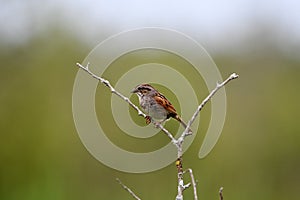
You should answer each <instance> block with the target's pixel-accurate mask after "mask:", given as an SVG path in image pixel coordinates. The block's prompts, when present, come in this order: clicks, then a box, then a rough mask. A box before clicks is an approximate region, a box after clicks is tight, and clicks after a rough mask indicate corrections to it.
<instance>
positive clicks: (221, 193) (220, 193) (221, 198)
mask: <svg viewBox="0 0 300 200" xmlns="http://www.w3.org/2000/svg"><path fill="white" fill-rule="evenodd" d="M219 195H220V200H223V187H221V188H220V190H219Z"/></svg>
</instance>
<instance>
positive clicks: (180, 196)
mask: <svg viewBox="0 0 300 200" xmlns="http://www.w3.org/2000/svg"><path fill="white" fill-rule="evenodd" d="M76 65H77V66H78V67H80V68H81V69H83V70H84V71H86V72H87V73H89V74H90V75H91V76H92V77H93V78H95V79H97V80H98V81H100V82H101V83H103V84H104V85H105V86H107V87H108V88H109V89H110V91H111V93H113V94H115V95H117V96H118V97H120V98H121V99H123V100H124V101H126V102H127V103H128V104H129V105H130V106H131V107H132V108H134V109H135V110H136V111H137V113H138V115H139V116H143V117H144V118H146V114H145V113H144V112H142V111H141V110H140V109H139V108H138V107H137V106H136V105H135V104H133V103H132V102H131V101H130V100H129V98H127V97H125V96H124V95H122V94H121V93H120V92H118V91H116V90H115V88H114V87H113V86H112V85H111V84H110V82H109V81H108V80H106V79H104V78H102V77H99V76H97V75H96V74H94V73H93V72H91V71H90V69H89V64H87V66H86V67H84V66H82V65H81V64H80V63H77V64H76ZM238 77H239V76H238V75H237V74H236V73H233V74H231V75H230V76H229V77H228V78H227V79H226V80H225V81H223V82H222V83H221V84H219V83H217V86H216V88H215V89H213V90H212V91H211V92H210V94H209V95H208V96H207V97H206V98H205V99H204V100H203V101H202V103H201V104H200V105H199V106H198V108H197V110H196V111H195V113H194V114H193V116H192V118H191V119H190V120H189V121H188V123H187V127H186V128H185V130H184V131H183V133H182V134H181V136H180V137H179V138H178V139H177V140H176V139H175V138H174V137H173V135H172V134H171V133H170V132H169V131H168V130H167V129H165V128H164V127H163V125H162V124H160V123H157V122H155V121H154V120H151V122H152V123H153V124H154V125H155V126H156V127H158V128H159V129H161V130H162V131H163V132H164V133H165V134H166V135H167V136H168V137H169V139H170V140H171V142H172V143H173V144H174V145H175V146H176V148H177V161H176V166H177V169H178V170H177V171H178V172H177V176H178V193H177V196H176V200H183V191H184V190H185V189H186V188H188V187H189V186H190V185H191V184H190V183H189V184H186V185H184V182H183V174H184V172H183V167H182V154H183V148H182V146H183V142H184V140H185V137H187V136H189V135H191V133H190V131H189V130H190V127H191V125H192V124H193V122H194V121H195V119H196V117H197V116H198V114H199V112H200V111H201V110H202V108H203V107H204V106H205V104H206V103H207V102H208V101H209V100H210V99H211V98H212V97H213V95H214V94H215V93H216V92H217V91H218V90H219V89H220V88H221V87H223V86H224V85H226V84H227V83H228V82H229V81H231V80H233V79H236V78H238ZM187 171H188V172H189V173H190V177H191V180H192V185H193V188H194V199H196V200H197V199H198V197H197V190H196V182H195V179H194V175H193V172H192V169H188V170H187ZM117 180H118V181H119V183H120V184H121V185H122V186H123V188H124V189H126V190H127V191H128V192H129V193H130V194H132V195H133V196H134V197H136V195H134V193H132V191H131V190H130V189H129V188H127V187H126V186H125V185H124V184H122V182H121V181H120V180H119V179H117ZM222 190H223V188H221V189H220V192H219V194H220V198H221V200H223V196H222ZM136 198H137V199H139V198H138V197H136Z"/></svg>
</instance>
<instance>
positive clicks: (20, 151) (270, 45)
mask: <svg viewBox="0 0 300 200" xmlns="http://www.w3.org/2000/svg"><path fill="white" fill-rule="evenodd" d="M251 2H252V3H251ZM254 2H256V3H258V2H259V3H258V4H255V3H254ZM297 6H298V7H299V3H297V2H296V1H293V0H289V1H282V2H281V1H272V2H268V1H262V2H261V1H243V2H238V1H226V3H224V2H223V3H221V2H219V1H212V2H202V3H197V2H196V1H187V2H186V3H182V2H179V1H172V2H171V1H169V2H162V3H159V2H158V1H153V2H151V3H150V2H145V4H142V3H140V2H137V1H124V2H122V3H121V2H117V1H110V3H108V2H107V3H105V2H104V1H92V0H90V1H78V2H77V3H75V2H73V1H65V2H64V3H62V2H60V1H55V0H53V1H50V0H48V1H45V2H40V1H35V0H28V1H18V0H14V1H1V2H0V7H1V8H0V13H1V14H0V17H1V19H0V20H1V21H0V25H1V28H0V61H1V67H0V105H1V107H0V131H1V140H0V141H1V142H0V162H1V165H0V199H3V200H13V199H18V200H19V199H24V200H35V199H72V200H75V199H78V200H79V199H90V200H93V199H130V198H131V197H130V196H129V194H127V193H126V191H124V190H123V189H122V188H121V187H120V185H118V183H117V182H116V181H115V178H116V177H118V178H120V179H121V180H122V181H123V182H124V183H125V184H126V185H127V186H129V187H130V188H132V189H133V190H134V191H135V192H136V193H137V194H138V195H139V196H140V197H142V199H174V198H175V195H176V168H175V166H174V165H170V166H168V167H165V168H164V169H161V170H159V171H156V172H152V173H146V174H127V173H123V172H119V171H116V170H113V169H110V168H109V167H106V166H104V165H103V164H101V163H100V162H99V161H97V160H95V159H94V158H93V157H92V156H91V155H90V154H89V153H88V151H87V150H86V149H85V147H84V146H83V144H82V143H81V141H80V139H79V137H78V134H77V132H76V130H75V126H74V122H73V118H72V106H71V105H72V87H73V82H74V78H75V76H76V73H77V71H78V69H77V67H76V66H75V63H76V62H81V61H83V60H84V58H85V56H86V55H87V54H88V53H89V51H90V50H91V49H92V48H93V47H94V46H96V45H97V44H98V43H99V42H100V41H102V40H103V39H105V38H106V37H108V36H110V35H112V34H115V33H118V32H120V31H123V30H127V29H130V28H137V27H143V26H158V27H166V28H173V29H176V30H179V31H182V32H184V33H186V34H188V35H190V36H191V37H194V38H195V39H197V40H198V42H200V43H201V44H203V45H204V47H205V48H206V49H207V50H208V52H209V53H210V55H211V56H212V58H213V60H214V61H215V62H216V64H217V66H218V67H219V70H220V72H221V74H222V75H223V77H224V78H225V77H227V76H228V75H229V74H230V73H232V72H237V73H238V74H239V75H240V78H239V79H238V80H235V81H234V82H232V83H230V84H229V85H228V86H226V91H227V97H228V106H227V109H228V111H227V119H226V123H225V126H224V130H223V132H222V135H221V137H220V140H219V141H218V143H217V145H216V146H215V148H214V149H213V151H212V152H211V153H210V154H209V156H208V157H206V158H205V159H203V160H199V159H198V156H197V154H198V150H199V147H200V146H201V143H202V139H203V135H201V130H205V129H206V127H205V126H206V125H207V123H208V120H209V116H210V115H209V111H210V108H209V106H207V108H205V109H204V111H203V112H204V113H203V116H202V118H201V120H203V124H204V125H203V126H202V127H201V128H200V132H199V133H198V135H197V137H196V140H195V142H194V143H193V144H192V146H191V148H190V149H189V150H188V151H187V152H186V154H185V155H184V167H191V168H192V169H193V170H194V173H195V174H194V175H195V178H196V179H197V180H198V186H197V187H198V195H199V198H200V199H218V190H219V188H220V187H221V186H223V187H224V196H225V199H228V200H229V199H230V200H238V199H239V200H240V199H243V200H244V199H272V200H277V199H278V200H282V199H297V198H298V196H299V191H298V190H299V186H300V172H299V169H300V134H299V133H300V126H299V119H300V114H299V111H300V109H299V106H298V103H299V100H300V94H299V91H300V82H299V75H300V55H299V52H300V48H299V47H300V38H299V35H300V31H299V27H300V26H299V24H300V16H299V13H298V12H297V11H296V8H297ZM196 13H198V14H196ZM169 62H172V60H170V61H169ZM201 87H205V86H201ZM102 89H103V88H102ZM99 90H101V86H99ZM206 94H207V91H206V93H205V92H204V93H202V94H199V95H200V96H202V98H204V97H205V95H206ZM99 95H100V94H99V92H98V93H97V98H99V97H98V96H99ZM103 95H109V94H106V93H104V94H103ZM205 124H206V125H205ZM112 137H113V136H112ZM120 137H122V136H120ZM122 138H124V137H122ZM160 138H162V137H160ZM113 139H114V140H115V141H117V140H118V139H117V138H113ZM126 143H128V145H129V146H131V145H137V148H138V149H139V150H141V151H143V146H138V145H139V144H138V143H133V142H132V141H130V140H128V141H126V140H125V141H122V142H121V143H120V145H126ZM145 148H147V150H148V148H150V147H149V146H147V147H145ZM129 149H131V148H130V147H129ZM185 196H186V197H185V198H186V199H192V190H191V189H189V190H187V191H185Z"/></svg>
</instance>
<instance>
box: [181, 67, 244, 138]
mask: <svg viewBox="0 0 300 200" xmlns="http://www.w3.org/2000/svg"><path fill="white" fill-rule="evenodd" d="M238 77H239V75H237V74H236V73H233V74H231V75H230V76H229V77H228V78H227V79H226V80H225V81H223V82H222V83H220V84H219V83H217V86H216V87H215V89H213V90H212V91H211V92H210V94H209V95H208V96H207V97H206V98H205V99H204V100H203V101H202V103H201V104H200V105H199V106H198V108H197V110H196V111H195V113H194V115H193V116H192V118H191V119H190V120H189V121H188V123H187V126H186V128H185V130H184V132H183V133H182V137H185V135H186V134H188V130H190V128H191V125H192V124H193V122H194V121H195V119H196V117H197V116H198V114H199V112H200V111H201V110H202V108H203V107H204V106H205V104H206V103H207V102H208V101H209V100H210V99H211V98H212V97H213V96H214V94H215V93H216V92H217V91H218V90H219V89H220V88H221V87H223V86H224V85H226V84H227V83H228V82H229V81H231V80H234V79H236V78H238Z"/></svg>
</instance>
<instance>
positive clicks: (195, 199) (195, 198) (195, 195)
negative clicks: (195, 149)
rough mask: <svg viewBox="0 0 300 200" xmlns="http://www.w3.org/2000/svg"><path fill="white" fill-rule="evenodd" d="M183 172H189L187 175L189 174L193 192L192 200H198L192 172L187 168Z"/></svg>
mask: <svg viewBox="0 0 300 200" xmlns="http://www.w3.org/2000/svg"><path fill="white" fill-rule="evenodd" d="M185 172H189V174H190V177H191V181H192V186H193V190H194V200H198V195H197V187H196V181H195V178H194V174H193V170H192V169H191V168H188V169H187V170H186V171H185ZM185 172H184V173H185Z"/></svg>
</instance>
